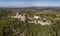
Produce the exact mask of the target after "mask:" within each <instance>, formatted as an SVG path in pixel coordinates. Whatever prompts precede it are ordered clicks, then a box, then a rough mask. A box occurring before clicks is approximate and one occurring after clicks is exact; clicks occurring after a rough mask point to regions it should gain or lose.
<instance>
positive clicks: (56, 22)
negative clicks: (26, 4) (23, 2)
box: [0, 9, 60, 36]
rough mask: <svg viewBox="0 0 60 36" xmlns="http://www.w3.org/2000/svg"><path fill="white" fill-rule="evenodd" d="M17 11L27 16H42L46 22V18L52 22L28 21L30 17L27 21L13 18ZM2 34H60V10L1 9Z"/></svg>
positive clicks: (42, 35)
mask: <svg viewBox="0 0 60 36" xmlns="http://www.w3.org/2000/svg"><path fill="white" fill-rule="evenodd" d="M17 12H18V13H20V14H26V15H25V16H26V17H27V16H28V15H29V16H31V17H33V15H37V16H40V17H41V18H42V19H41V20H42V21H44V22H45V20H44V18H46V19H47V20H48V21H51V24H50V25H41V24H35V23H28V20H29V19H28V18H26V20H25V22H23V21H20V19H17V18H11V16H15V15H16V13H17ZM34 20H36V19H34ZM38 20H39V19H38ZM0 36H60V10H33V9H30V10H29V9H26V10H24V9H0Z"/></svg>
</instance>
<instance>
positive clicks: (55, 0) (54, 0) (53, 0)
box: [0, 0, 60, 7]
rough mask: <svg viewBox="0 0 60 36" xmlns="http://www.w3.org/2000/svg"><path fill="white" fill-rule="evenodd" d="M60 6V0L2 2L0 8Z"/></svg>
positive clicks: (2, 0)
mask: <svg viewBox="0 0 60 36" xmlns="http://www.w3.org/2000/svg"><path fill="white" fill-rule="evenodd" d="M32 6H60V0H0V7H32Z"/></svg>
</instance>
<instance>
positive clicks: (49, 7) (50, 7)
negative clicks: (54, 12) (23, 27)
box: [0, 6, 60, 10]
mask: <svg viewBox="0 0 60 36" xmlns="http://www.w3.org/2000/svg"><path fill="white" fill-rule="evenodd" d="M0 9H46V10H48V9H60V7H52V6H42V7H0Z"/></svg>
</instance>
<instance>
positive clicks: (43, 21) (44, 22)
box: [11, 13, 51, 25]
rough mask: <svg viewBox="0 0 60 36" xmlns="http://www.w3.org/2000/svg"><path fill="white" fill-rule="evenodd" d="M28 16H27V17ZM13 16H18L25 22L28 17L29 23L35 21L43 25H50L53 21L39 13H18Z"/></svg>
mask: <svg viewBox="0 0 60 36" xmlns="http://www.w3.org/2000/svg"><path fill="white" fill-rule="evenodd" d="M26 16H27V17H26ZM11 18H17V19H18V20H20V21H23V22H25V21H26V20H27V19H28V20H27V21H28V23H34V24H41V25H50V24H51V21H50V20H47V19H46V18H42V17H40V16H39V15H33V16H31V15H26V14H19V13H16V15H15V16H11Z"/></svg>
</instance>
